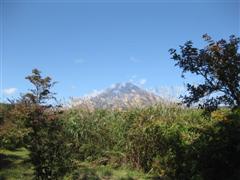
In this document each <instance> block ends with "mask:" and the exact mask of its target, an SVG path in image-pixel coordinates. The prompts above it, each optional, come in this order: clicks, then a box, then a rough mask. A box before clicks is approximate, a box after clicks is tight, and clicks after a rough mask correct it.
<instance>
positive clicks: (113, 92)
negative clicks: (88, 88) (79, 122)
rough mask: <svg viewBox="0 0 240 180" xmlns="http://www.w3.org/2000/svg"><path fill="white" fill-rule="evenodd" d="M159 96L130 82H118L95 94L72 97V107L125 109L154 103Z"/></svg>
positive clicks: (157, 100)
mask: <svg viewBox="0 0 240 180" xmlns="http://www.w3.org/2000/svg"><path fill="white" fill-rule="evenodd" d="M160 101H161V98H160V97H159V96H157V95H155V94H153V93H151V92H148V91H146V90H144V89H142V88H140V87H138V86H136V85H135V84H132V83H130V82H127V83H118V84H115V85H113V86H111V87H110V88H107V89H106V90H104V91H102V92H101V93H99V94H98V95H95V96H87V97H84V98H74V99H73V100H72V102H71V106H73V107H87V108H90V109H96V108H97V109H127V108H130V107H143V106H149V105H153V104H156V103H158V102H160Z"/></svg>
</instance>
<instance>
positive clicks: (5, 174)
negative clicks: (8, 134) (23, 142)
mask: <svg viewBox="0 0 240 180" xmlns="http://www.w3.org/2000/svg"><path fill="white" fill-rule="evenodd" d="M0 157H1V160H0V169H1V170H0V179H7V180H11V179H20V180H21V179H22V180H28V179H32V178H33V166H32V165H31V163H30V162H29V152H28V151H27V150H26V149H25V148H19V149H16V150H12V151H10V150H6V149H0Z"/></svg>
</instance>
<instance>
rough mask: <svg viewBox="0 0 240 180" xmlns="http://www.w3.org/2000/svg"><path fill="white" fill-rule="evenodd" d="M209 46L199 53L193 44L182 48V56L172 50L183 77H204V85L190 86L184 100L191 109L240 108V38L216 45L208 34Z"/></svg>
mask: <svg viewBox="0 0 240 180" xmlns="http://www.w3.org/2000/svg"><path fill="white" fill-rule="evenodd" d="M203 39H204V40H205V41H206V42H207V46H206V47H205V48H203V49H197V48H196V47H194V46H193V43H192V42H191V41H187V42H186V43H185V44H184V45H183V46H180V53H177V51H176V49H170V50H169V52H170V54H171V55H172V59H173V60H175V61H176V64H175V65H176V66H178V67H180V68H181V69H182V76H183V77H184V74H185V73H187V72H190V73H192V74H195V75H198V76H201V77H202V78H203V80H204V82H203V83H202V84H198V85H193V84H189V83H188V84H187V91H188V93H189V94H188V95H185V96H183V97H182V99H183V103H185V104H187V105H188V106H190V105H192V104H194V103H198V102H200V101H202V103H199V106H200V107H204V108H207V109H209V108H210V109H209V110H213V109H216V108H217V107H218V106H219V105H220V104H224V105H228V106H230V107H240V54H239V53H238V46H239V43H240V38H237V37H235V36H234V35H232V36H230V38H229V41H226V40H224V39H221V40H219V41H214V40H212V38H211V37H210V36H208V35H207V34H205V35H203Z"/></svg>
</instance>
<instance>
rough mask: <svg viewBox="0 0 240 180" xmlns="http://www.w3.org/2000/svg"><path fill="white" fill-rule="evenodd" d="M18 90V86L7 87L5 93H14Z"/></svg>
mask: <svg viewBox="0 0 240 180" xmlns="http://www.w3.org/2000/svg"><path fill="white" fill-rule="evenodd" d="M16 91H17V88H6V89H3V94H5V95H12V94H14V93H15V92H16Z"/></svg>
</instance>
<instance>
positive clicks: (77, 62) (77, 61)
mask: <svg viewBox="0 0 240 180" xmlns="http://www.w3.org/2000/svg"><path fill="white" fill-rule="evenodd" d="M74 62H75V63H76V64H83V63H85V62H86V61H85V60H84V59H81V58H80V59H75V60H74Z"/></svg>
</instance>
